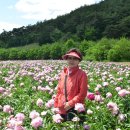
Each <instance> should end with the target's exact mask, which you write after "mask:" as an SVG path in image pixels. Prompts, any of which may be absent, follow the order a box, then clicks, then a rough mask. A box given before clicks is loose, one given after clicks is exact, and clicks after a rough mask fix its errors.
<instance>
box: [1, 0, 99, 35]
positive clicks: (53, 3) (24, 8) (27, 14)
mask: <svg viewBox="0 0 130 130" xmlns="http://www.w3.org/2000/svg"><path fill="white" fill-rule="evenodd" d="M100 1H101V0H0V33H1V32H3V30H6V31H11V30H12V29H13V28H19V27H22V26H28V25H34V24H36V23H37V22H40V21H44V20H49V19H55V18H56V17H57V16H61V15H64V14H67V13H70V12H71V11H72V10H75V9H77V8H79V7H81V6H84V5H91V4H95V3H99V2H100Z"/></svg>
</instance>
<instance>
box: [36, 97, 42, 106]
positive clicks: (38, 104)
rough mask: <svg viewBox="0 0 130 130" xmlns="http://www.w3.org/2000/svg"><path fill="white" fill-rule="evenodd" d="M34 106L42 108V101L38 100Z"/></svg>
mask: <svg viewBox="0 0 130 130" xmlns="http://www.w3.org/2000/svg"><path fill="white" fill-rule="evenodd" d="M36 105H37V106H39V107H42V106H43V101H42V99H40V98H39V99H38V100H37V102H36Z"/></svg>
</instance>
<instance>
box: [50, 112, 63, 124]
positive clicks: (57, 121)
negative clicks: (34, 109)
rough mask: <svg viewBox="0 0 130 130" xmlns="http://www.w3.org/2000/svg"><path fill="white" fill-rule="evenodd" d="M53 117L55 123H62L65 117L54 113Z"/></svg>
mask: <svg viewBox="0 0 130 130" xmlns="http://www.w3.org/2000/svg"><path fill="white" fill-rule="evenodd" d="M52 118H53V121H54V122H55V123H61V122H62V120H63V118H62V117H61V116H60V114H56V115H53V116H52Z"/></svg>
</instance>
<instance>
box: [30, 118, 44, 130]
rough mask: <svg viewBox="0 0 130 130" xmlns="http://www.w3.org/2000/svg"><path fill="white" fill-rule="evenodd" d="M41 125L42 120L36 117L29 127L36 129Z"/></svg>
mask: <svg viewBox="0 0 130 130" xmlns="http://www.w3.org/2000/svg"><path fill="white" fill-rule="evenodd" d="M42 125H43V120H42V118H41V117H36V118H35V119H33V120H32V122H31V126H32V127H34V128H35V129H37V128H38V127H40V126H42Z"/></svg>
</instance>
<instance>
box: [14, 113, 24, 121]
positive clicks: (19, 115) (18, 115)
mask: <svg viewBox="0 0 130 130" xmlns="http://www.w3.org/2000/svg"><path fill="white" fill-rule="evenodd" d="M15 117H16V119H17V121H23V120H24V119H25V116H24V114H23V113H18V114H16V116H15Z"/></svg>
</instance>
